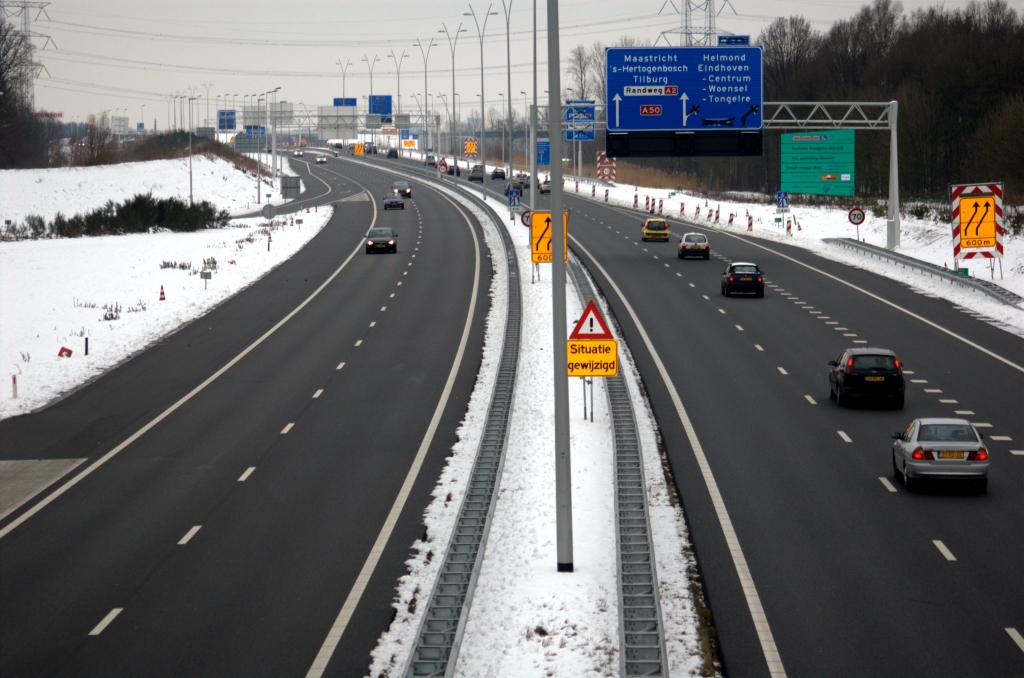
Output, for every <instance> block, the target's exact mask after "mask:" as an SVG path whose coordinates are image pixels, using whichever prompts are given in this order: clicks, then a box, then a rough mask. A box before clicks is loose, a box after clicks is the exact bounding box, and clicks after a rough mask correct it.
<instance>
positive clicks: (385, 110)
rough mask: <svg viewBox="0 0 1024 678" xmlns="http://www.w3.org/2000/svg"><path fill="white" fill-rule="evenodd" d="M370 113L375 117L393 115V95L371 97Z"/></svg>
mask: <svg viewBox="0 0 1024 678" xmlns="http://www.w3.org/2000/svg"><path fill="white" fill-rule="evenodd" d="M370 113H373V114H375V115H391V95H390V94H374V95H373V96H371V97H370Z"/></svg>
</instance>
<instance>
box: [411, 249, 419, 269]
mask: <svg viewBox="0 0 1024 678" xmlns="http://www.w3.org/2000/svg"><path fill="white" fill-rule="evenodd" d="M416 249H419V248H418V247H417V248H416ZM412 258H413V259H415V258H416V255H415V254H414V255H412ZM409 265H410V266H412V264H409Z"/></svg>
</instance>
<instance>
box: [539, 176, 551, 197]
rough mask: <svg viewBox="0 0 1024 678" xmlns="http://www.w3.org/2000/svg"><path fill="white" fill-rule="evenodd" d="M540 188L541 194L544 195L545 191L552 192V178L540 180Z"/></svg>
mask: <svg viewBox="0 0 1024 678" xmlns="http://www.w3.org/2000/svg"><path fill="white" fill-rule="evenodd" d="M539 190H540V194H541V195H544V194H545V193H550V192H551V180H550V179H545V180H544V181H542V182H540V188H539Z"/></svg>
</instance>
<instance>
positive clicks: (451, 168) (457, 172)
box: [448, 161, 462, 177]
mask: <svg viewBox="0 0 1024 678" xmlns="http://www.w3.org/2000/svg"><path fill="white" fill-rule="evenodd" d="M448 176H456V177H461V176H462V170H461V169H459V165H458V163H456V162H454V161H453V162H452V164H450V165H448Z"/></svg>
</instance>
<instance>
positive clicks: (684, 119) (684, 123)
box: [679, 92, 690, 127]
mask: <svg viewBox="0 0 1024 678" xmlns="http://www.w3.org/2000/svg"><path fill="white" fill-rule="evenodd" d="M679 99H680V100H681V101H682V102H683V127H686V119H687V118H688V117H690V114H689V113H687V112H686V102H687V101H689V100H690V97H688V96H686V92H683V96H681V97H679Z"/></svg>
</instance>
